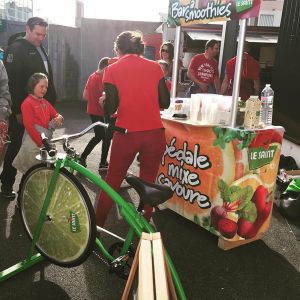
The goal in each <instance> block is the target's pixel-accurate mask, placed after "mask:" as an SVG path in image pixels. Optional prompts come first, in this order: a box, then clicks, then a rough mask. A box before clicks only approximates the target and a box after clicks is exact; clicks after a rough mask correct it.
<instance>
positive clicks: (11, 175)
mask: <svg viewBox="0 0 300 300" xmlns="http://www.w3.org/2000/svg"><path fill="white" fill-rule="evenodd" d="M24 130H25V129H24V126H23V125H20V124H19V123H18V122H17V119H16V117H15V115H11V116H10V117H9V128H8V131H9V136H10V141H11V143H10V144H9V145H8V147H7V150H6V154H5V157H4V162H3V171H2V173H1V183H2V186H1V189H2V190H5V191H11V190H12V188H13V185H14V183H15V180H16V174H17V169H16V168H14V167H13V166H12V162H13V161H14V159H15V157H16V155H17V154H18V152H19V150H20V148H21V145H22V138H23V134H24Z"/></svg>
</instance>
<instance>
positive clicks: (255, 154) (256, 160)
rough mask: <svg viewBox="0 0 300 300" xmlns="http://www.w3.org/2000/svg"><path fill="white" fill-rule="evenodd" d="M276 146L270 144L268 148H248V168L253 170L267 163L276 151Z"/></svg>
mask: <svg viewBox="0 0 300 300" xmlns="http://www.w3.org/2000/svg"><path fill="white" fill-rule="evenodd" d="M276 150H277V146H275V145H274V146H270V147H269V149H265V148H264V147H259V148H250V149H248V158H249V169H250V170H255V169H258V168H260V167H262V166H264V165H267V164H269V163H270V162H271V161H272V160H273V159H274V155H275V153H276Z"/></svg>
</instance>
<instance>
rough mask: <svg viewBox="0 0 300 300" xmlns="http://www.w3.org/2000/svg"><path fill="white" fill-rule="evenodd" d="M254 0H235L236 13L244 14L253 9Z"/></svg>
mask: <svg viewBox="0 0 300 300" xmlns="http://www.w3.org/2000/svg"><path fill="white" fill-rule="evenodd" d="M253 2H254V0H236V2H235V6H236V11H237V13H241V12H244V11H245V10H248V9H249V8H252V7H253Z"/></svg>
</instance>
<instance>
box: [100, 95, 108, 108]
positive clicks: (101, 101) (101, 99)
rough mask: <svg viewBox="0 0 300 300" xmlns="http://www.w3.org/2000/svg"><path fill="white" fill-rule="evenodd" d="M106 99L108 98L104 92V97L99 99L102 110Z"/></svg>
mask: <svg viewBox="0 0 300 300" xmlns="http://www.w3.org/2000/svg"><path fill="white" fill-rule="evenodd" d="M105 98H106V94H105V92H102V96H101V97H100V98H99V104H100V106H101V108H103V101H104V100H105Z"/></svg>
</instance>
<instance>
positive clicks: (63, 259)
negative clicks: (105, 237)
mask: <svg viewBox="0 0 300 300" xmlns="http://www.w3.org/2000/svg"><path fill="white" fill-rule="evenodd" d="M95 126H103V127H105V128H107V130H117V131H120V132H122V133H126V130H124V129H123V128H120V127H117V126H112V125H109V124H105V123H102V122H96V123H94V124H92V125H90V126H89V127H87V128H86V129H84V130H83V131H82V132H79V133H76V134H72V135H63V136H61V137H58V138H54V139H52V140H51V143H52V144H50V143H49V141H48V139H47V138H46V137H45V136H44V135H43V134H42V140H43V143H44V145H45V148H43V149H41V152H40V155H38V156H37V159H39V160H40V161H41V162H42V163H40V164H37V165H35V166H33V167H32V168H30V169H29V170H28V171H27V172H26V174H25V175H24V176H23V178H22V180H21V184H20V190H19V194H18V201H19V207H20V211H21V217H22V221H23V224H24V226H25V230H26V232H27V233H28V235H29V237H30V239H31V240H32V242H31V246H30V249H29V252H28V255H27V258H26V259H25V260H23V261H22V262H20V263H18V264H16V265H14V266H12V267H10V268H8V269H6V270H4V271H2V272H0V282H1V281H4V280H6V279H8V278H10V277H12V276H13V275H15V274H17V273H19V272H21V271H23V270H25V269H28V268H29V267H31V266H33V265H35V264H36V263H38V262H40V261H42V260H43V259H44V258H47V259H48V260H50V261H51V262H53V263H54V264H56V265H59V266H63V267H73V266H76V265H79V264H81V263H82V262H84V261H85V259H87V257H88V256H89V255H90V254H91V251H92V250H93V248H94V246H95V243H96V245H97V247H98V249H99V250H100V251H101V253H102V254H103V256H104V257H105V259H106V261H108V262H109V265H110V271H114V272H116V273H117V274H119V275H120V274H121V277H122V276H123V277H126V275H127V274H126V270H125V266H126V267H128V261H129V259H130V257H132V256H133V255H134V253H133V250H132V241H133V239H134V237H135V236H137V237H140V236H141V234H142V232H148V233H154V232H155V231H156V230H155V229H154V228H153V226H151V225H150V224H149V223H148V222H147V221H146V219H145V218H144V217H143V205H144V204H149V205H151V206H157V205H159V204H161V203H163V202H165V201H166V200H168V199H169V198H171V196H172V191H171V189H170V188H169V187H167V186H165V185H158V184H151V183H147V182H145V181H143V180H141V179H139V178H137V177H135V176H133V175H128V176H127V177H126V181H127V182H128V183H129V184H130V185H131V186H132V187H133V188H134V189H135V190H136V191H137V193H138V195H139V197H140V204H139V206H138V209H136V208H135V206H134V205H133V204H132V203H128V202H126V201H125V200H124V199H123V198H122V197H121V196H120V195H119V194H118V193H117V192H116V191H115V190H113V189H112V188H111V187H110V186H109V185H108V184H107V183H106V182H105V181H104V180H103V179H102V178H101V177H99V176H98V175H96V174H94V173H93V172H91V171H90V170H88V169H86V168H85V167H83V166H82V165H80V164H79V162H78V161H79V154H77V153H76V150H75V149H74V148H73V147H72V146H71V145H70V143H69V141H70V140H72V139H75V138H78V137H80V136H83V135H84V134H86V133H87V132H88V131H90V130H91V129H93V128H94V127H95ZM59 141H62V142H63V149H64V152H65V153H63V154H57V153H56V149H55V148H54V147H53V145H54V144H55V143H56V142H59ZM75 171H76V172H77V174H81V175H82V176H83V177H84V178H86V179H88V180H89V181H90V182H92V183H93V184H95V185H96V186H98V187H99V188H100V189H102V190H103V191H105V192H106V193H107V194H108V195H109V196H110V197H111V199H112V200H113V201H114V202H116V203H117V205H118V207H119V210H120V214H121V215H122V216H123V218H124V220H125V221H126V222H127V223H128V224H129V229H128V232H127V234H126V237H125V238H124V239H123V238H121V237H119V236H117V235H116V234H114V233H112V232H109V231H107V230H106V229H104V228H100V227H98V226H96V223H95V213H94V209H93V206H92V204H91V201H90V199H89V196H88V194H87V192H86V190H85V188H84V187H83V185H82V184H81V183H80V181H79V180H78V179H77V178H76V177H75V175H74V174H73V173H74V172H75ZM97 230H98V231H102V232H105V233H107V234H110V235H111V236H113V237H115V238H117V239H118V240H119V241H118V242H117V243H115V244H114V245H112V247H110V249H109V250H107V249H106V248H105V246H104V244H103V243H102V242H101V240H100V239H99V238H96V231H97ZM35 248H36V249H37V250H38V252H37V253H35ZM116 253H117V254H118V256H117V257H115V254H116ZM166 260H167V263H168V265H169V268H170V271H171V275H172V279H173V282H174V285H175V288H176V292H177V295H178V297H179V299H186V296H185V293H184V290H183V287H182V284H181V282H180V279H179V277H178V274H177V272H176V270H175V267H174V265H173V262H172V261H171V258H170V257H169V255H168V253H166Z"/></svg>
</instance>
